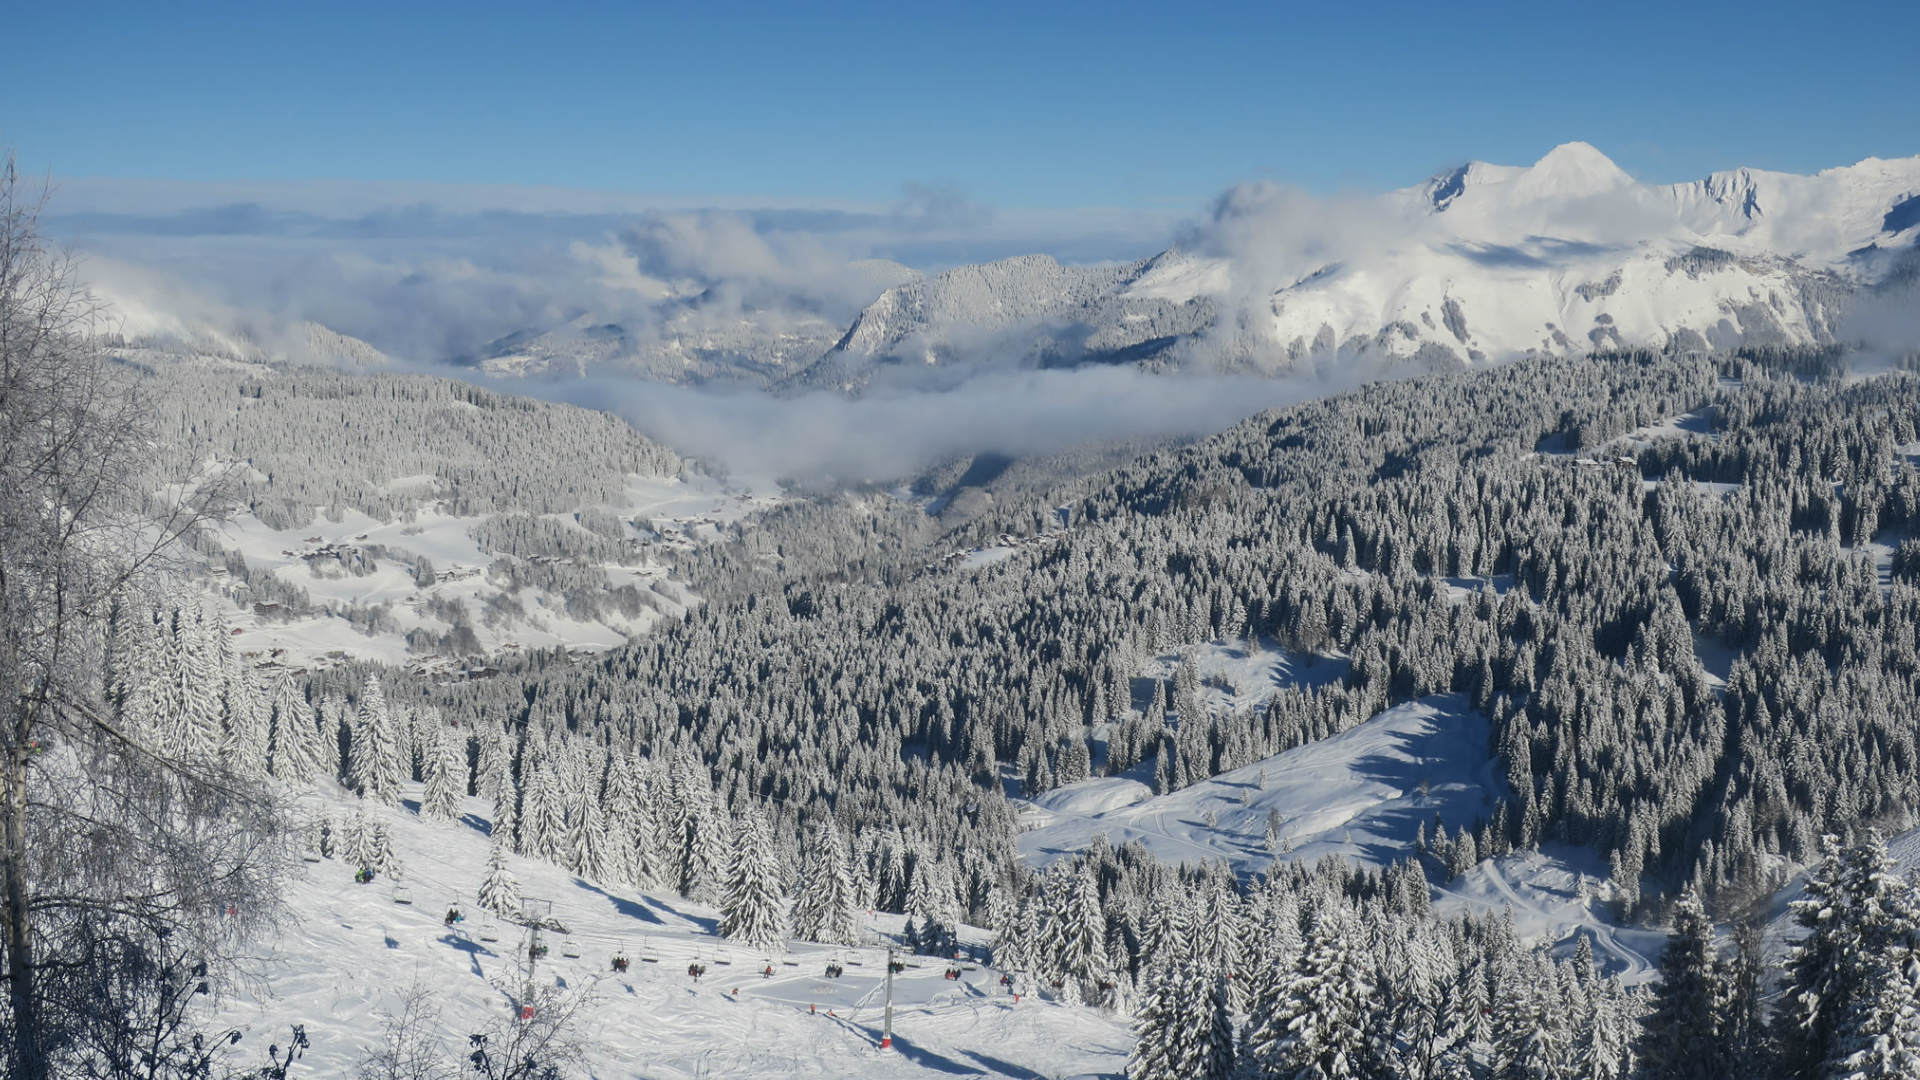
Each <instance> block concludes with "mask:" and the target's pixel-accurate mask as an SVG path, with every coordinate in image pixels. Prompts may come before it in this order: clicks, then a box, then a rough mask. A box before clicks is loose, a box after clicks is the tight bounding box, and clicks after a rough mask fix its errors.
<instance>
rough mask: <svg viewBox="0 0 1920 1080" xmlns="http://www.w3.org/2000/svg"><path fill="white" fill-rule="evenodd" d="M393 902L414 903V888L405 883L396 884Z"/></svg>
mask: <svg viewBox="0 0 1920 1080" xmlns="http://www.w3.org/2000/svg"><path fill="white" fill-rule="evenodd" d="M393 902H394V903H396V904H412V903H413V890H412V889H409V888H407V887H406V886H405V885H395V886H394V887H393Z"/></svg>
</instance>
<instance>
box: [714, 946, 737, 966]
mask: <svg viewBox="0 0 1920 1080" xmlns="http://www.w3.org/2000/svg"><path fill="white" fill-rule="evenodd" d="M713 962H714V963H716V964H724V965H727V966H728V967H731V966H733V951H732V950H731V949H715V950H714V951H713Z"/></svg>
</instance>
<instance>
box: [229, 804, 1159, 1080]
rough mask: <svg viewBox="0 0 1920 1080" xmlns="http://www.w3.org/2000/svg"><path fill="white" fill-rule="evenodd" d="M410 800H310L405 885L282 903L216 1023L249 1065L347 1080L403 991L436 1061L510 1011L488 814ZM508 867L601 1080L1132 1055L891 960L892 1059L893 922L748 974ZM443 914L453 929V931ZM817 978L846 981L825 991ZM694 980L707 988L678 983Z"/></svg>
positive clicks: (1059, 1018) (323, 874) (519, 965)
mask: <svg viewBox="0 0 1920 1080" xmlns="http://www.w3.org/2000/svg"><path fill="white" fill-rule="evenodd" d="M419 796H420V792H419V790H418V789H417V788H414V789H411V790H410V792H409V796H408V801H409V804H410V805H409V808H408V809H393V810H381V809H379V808H377V807H367V806H365V804H362V803H360V802H359V801H358V800H354V799H352V798H350V797H348V796H346V795H345V794H344V793H336V794H335V795H331V796H329V795H321V794H313V795H309V796H307V799H308V809H309V811H311V812H324V813H332V814H334V815H335V816H344V815H346V814H348V813H351V812H353V811H354V810H364V811H365V812H366V813H368V815H369V817H371V818H373V819H375V820H378V821H382V822H385V823H387V825H388V826H389V829H390V832H391V835H392V837H393V846H394V850H395V853H396V854H397V856H398V858H399V861H400V866H401V875H400V877H399V878H398V879H397V880H387V879H385V878H378V879H376V880H375V881H373V882H372V883H370V884H365V885H359V884H355V883H354V880H353V874H354V868H353V867H351V866H349V865H347V864H346V863H345V862H344V861H341V860H338V859H324V860H319V861H315V862H312V863H310V864H307V865H306V866H305V867H304V871H303V873H301V874H300V875H299V877H298V880H297V881H296V882H295V883H294V885H293V887H292V889H291V892H290V895H289V897H288V900H289V904H290V908H291V911H292V914H293V917H294V918H293V921H292V922H291V923H290V924H289V925H287V926H286V927H285V928H284V929H283V931H282V933H281V934H280V935H279V938H278V940H277V941H275V942H274V943H273V944H272V946H271V948H270V950H269V951H268V952H267V954H266V956H265V957H264V960H263V963H262V965H261V972H260V973H261V974H262V975H264V976H265V981H264V983H263V984H262V986H252V985H246V984H243V985H239V986H235V987H230V988H228V989H229V993H228V995H227V996H226V1000H225V1002H224V1009H223V1014H222V1016H223V1019H224V1020H225V1021H226V1022H228V1023H232V1024H234V1025H236V1026H238V1027H239V1028H240V1029H241V1030H242V1031H243V1032H245V1037H244V1038H243V1042H242V1045H243V1046H246V1047H252V1048H254V1050H256V1051H257V1050H258V1049H260V1048H263V1047H264V1046H265V1045H266V1044H267V1043H268V1042H271V1041H275V1040H284V1038H285V1035H286V1032H287V1030H288V1026H289V1025H291V1024H304V1025H306V1029H307V1033H308V1036H309V1038H310V1039H311V1041H312V1047H311V1049H309V1050H308V1051H307V1053H306V1055H305V1056H304V1058H303V1059H302V1063H301V1065H300V1066H299V1068H298V1070H297V1071H296V1075H301V1076H324V1077H333V1076H347V1075H351V1073H352V1071H353V1069H354V1067H355V1066H356V1064H357V1063H358V1062H359V1061H360V1060H361V1058H362V1057H363V1056H364V1055H365V1054H366V1052H367V1051H368V1050H370V1049H372V1048H373V1047H374V1046H376V1045H377V1044H378V1042H379V1040H380V1036H381V1032H382V1027H383V1015H386V1014H394V1013H398V1012H399V1011H400V1008H401V1006H402V1004H403V999H404V997H405V995H406V993H407V991H408V990H409V988H411V987H413V986H415V985H420V986H425V987H427V988H429V989H430V990H431V992H432V993H433V996H434V1000H435V1002H436V1004H437V1005H438V1006H439V1007H440V1009H441V1011H442V1023H441V1025H440V1026H441V1028H442V1031H443V1032H444V1035H445V1042H444V1046H445V1048H446V1050H447V1051H448V1053H447V1057H448V1058H452V1057H454V1056H455V1055H456V1054H463V1053H464V1052H465V1035H466V1033H468V1032H471V1031H478V1030H480V1029H481V1028H482V1027H483V1026H484V1025H486V1024H487V1022H488V1021H490V1020H493V1019H496V1018H499V1017H504V1016H507V1015H510V1014H511V1012H512V1011H513V1010H515V1009H517V1007H518V1004H519V1002H518V1000H517V999H518V998H519V997H520V996H521V995H522V993H523V991H522V987H524V986H525V985H526V983H527V977H526V972H527V969H528V965H527V955H526V954H527V951H528V949H529V944H530V943H529V941H528V939H527V935H526V931H525V930H524V929H523V928H521V927H519V926H516V925H513V924H511V923H508V922H504V921H503V920H501V919H499V918H497V917H495V916H492V915H490V914H488V913H486V912H485V911H484V910H482V909H481V908H480V907H479V905H478V904H477V902H476V892H477V890H478V888H479V885H480V882H481V880H482V876H483V874H484V868H485V865H486V861H487V855H488V840H487V830H488V827H489V826H488V821H487V815H488V811H487V809H486V804H485V803H484V801H483V800H480V799H478V798H473V799H469V800H467V803H466V806H465V807H464V810H465V813H464V815H463V817H462V818H461V819H460V821H458V822H455V823H445V824H442V823H435V822H429V821H425V820H422V819H421V818H420V817H418V816H417V814H416V813H414V812H413V809H412V807H416V806H417V805H418V800H419ZM316 858H317V856H316ZM509 865H510V869H511V871H512V873H513V874H514V876H515V877H516V878H517V879H518V882H519V885H520V891H521V895H522V897H523V898H527V899H531V900H534V901H536V903H537V906H539V907H541V908H544V907H545V904H544V903H543V902H545V901H551V917H552V918H553V919H555V920H557V921H558V922H559V923H561V924H563V925H564V926H565V927H566V928H567V932H566V933H564V934H560V933H548V934H546V935H545V937H546V942H547V944H548V947H549V952H548V954H547V955H546V956H545V957H544V958H543V959H541V960H540V962H539V963H538V964H537V965H536V966H535V968H534V972H535V977H534V982H535V983H536V984H537V985H538V986H540V987H546V988H556V989H559V990H562V991H564V992H566V993H569V994H586V995H590V1003H589V1005H588V1006H587V1008H586V1010H585V1012H584V1014H583V1015H582V1017H581V1023H580V1025H579V1028H580V1034H582V1035H583V1036H585V1037H586V1039H587V1041H588V1043H589V1053H590V1064H591V1067H592V1070H593V1073H592V1074H593V1075H596V1076H601V1077H609V1078H611V1077H648V1078H656V1080H679V1078H691V1077H720V1076H742V1077H745V1076H755V1077H776V1076H777V1077H822V1078H827V1077H862V1078H876V1080H878V1078H893V1077H901V1078H907V1077H928V1076H941V1075H948V1076H951V1075H977V1076H1011V1077H1035V1076H1044V1077H1055V1076H1083V1075H1089V1074H1093V1075H1114V1074H1117V1073H1118V1072H1119V1071H1120V1070H1121V1068H1122V1066H1123V1064H1124V1062H1125V1059H1126V1054H1127V1051H1128V1050H1129V1049H1130V1048H1131V1045H1132V1039H1131V1036H1130V1033H1129V1022H1128V1020H1127V1018H1126V1017H1124V1016H1120V1015H1115V1014H1112V1013H1106V1012H1101V1011H1099V1010H1096V1009H1092V1008H1084V1007H1076V1006H1065V1005H1060V1004H1056V1003H1054V1002H1052V1001H1047V1000H1042V999H1040V998H1036V997H1035V996H1033V995H1032V994H1031V993H1023V994H1022V995H1021V997H1020V1000H1018V1001H1015V999H1014V996H1013V994H1012V993H1011V992H1009V990H1008V988H1007V987H1004V986H1002V985H1001V983H1000V972H999V971H997V970H995V969H993V968H990V967H987V966H984V965H981V964H978V963H975V962H972V961H968V962H965V963H963V964H961V965H960V967H961V977H960V978H959V979H958V980H949V979H947V978H945V977H944V976H945V971H946V969H945V968H944V967H943V966H942V965H941V964H940V962H939V961H938V960H934V959H932V958H930V957H918V956H905V957H903V959H904V960H905V961H907V963H908V964H909V966H908V967H907V968H906V969H905V970H903V971H902V972H901V973H900V974H899V975H898V976H896V978H895V980H894V994H895V999H894V1000H895V1007H894V1018H893V1023H894V1048H893V1049H891V1050H881V1049H880V1048H879V1046H878V1043H879V1041H880V1032H881V1021H882V1011H883V1003H882V995H881V984H882V981H883V978H884V971H885V966H886V952H885V948H884V944H883V940H884V939H883V935H884V934H885V933H897V932H898V931H899V929H900V924H901V922H902V921H903V920H902V919H901V917H900V916H895V915H885V914H881V915H878V916H870V917H869V922H868V926H869V941H870V944H869V945H866V946H863V947H859V948H844V949H836V948H831V947H828V946H820V945H809V944H805V943H795V944H793V945H791V946H790V947H789V948H788V950H787V951H785V952H781V953H777V954H763V953H759V952H749V951H746V950H743V949H742V948H741V947H739V946H735V945H730V944H729V943H728V942H726V941H725V940H724V939H722V938H720V937H718V936H716V934H715V925H716V921H717V913H716V912H715V911H713V910H712V909H710V908H707V907H705V906H702V905H699V904H694V903H690V902H688V901H686V900H683V899H681V898H679V897H677V896H658V895H651V894H645V893H638V892H632V891H629V890H626V889H617V888H603V887H601V886H600V885H598V884H595V883H592V882H588V881H583V880H580V879H578V878H575V877H572V876H570V875H568V874H566V873H565V872H563V871H560V870H558V869H555V868H554V867H552V866H550V865H548V864H546V863H543V862H539V861H535V860H526V859H521V858H518V857H511V856H510V857H509ZM399 901H404V902H399ZM450 907H458V908H459V909H460V911H461V912H462V913H463V914H464V915H465V916H466V918H465V920H464V921H463V922H460V923H456V924H455V925H454V926H452V927H449V926H447V925H446V923H445V917H446V914H447V911H448V909H449V908H450ZM963 938H970V939H974V940H978V939H979V934H978V933H977V932H973V931H968V932H967V933H966V934H965V935H963ZM570 954H574V955H570ZM616 955H625V956H626V957H627V958H628V960H629V967H628V970H627V971H626V972H624V973H623V972H618V971H615V970H613V963H612V961H613V958H614V957H615V956H616ZM830 961H838V962H839V963H840V964H841V965H842V966H843V968H844V970H845V974H844V975H842V976H841V977H839V978H834V979H829V978H827V977H826V975H825V968H826V965H827V964H828V963H829V962H830ZM691 963H699V964H702V965H704V966H705V967H706V968H707V973H706V975H705V976H704V977H702V978H700V979H697V980H696V979H694V978H692V977H690V976H689V975H688V972H687V967H688V965H689V964H691ZM769 965H770V966H771V967H772V968H773V975H772V976H770V977H768V976H765V975H764V974H763V971H764V969H765V968H766V967H767V966H769ZM1013 989H1016V990H1017V989H1020V987H1019V986H1018V985H1017V984H1016V985H1015V986H1014V988H1013Z"/></svg>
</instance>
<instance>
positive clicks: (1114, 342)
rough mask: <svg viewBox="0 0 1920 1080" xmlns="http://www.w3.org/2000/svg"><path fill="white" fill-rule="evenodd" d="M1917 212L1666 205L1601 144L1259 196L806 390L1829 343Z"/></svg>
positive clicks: (918, 313) (1704, 183)
mask: <svg viewBox="0 0 1920 1080" xmlns="http://www.w3.org/2000/svg"><path fill="white" fill-rule="evenodd" d="M1917 199H1920V157H1916V158H1906V159H1901V160H1896V161H1882V160H1878V159H1869V160H1867V161H1863V162H1860V163H1859V164H1857V165H1852V166H1848V167H1845V168H1838V169H1830V170H1827V171H1826V172H1822V173H1819V174H1817V175H1814V176H1793V175H1788V174H1783V173H1769V172H1760V171H1755V170H1737V171H1733V172H1726V173H1716V174H1713V175H1712V176H1709V177H1707V178H1705V179H1703V180H1700V181H1697V182H1693V183H1686V184H1675V185H1670V186H1652V185H1643V184H1640V183H1638V182H1637V181H1635V180H1634V179H1633V178H1632V177H1630V176H1628V175H1627V174H1626V173H1625V172H1623V171H1621V170H1620V168H1619V167H1618V166H1616V165H1614V164H1613V162H1612V161H1610V160H1608V159H1607V157H1606V156H1605V155H1604V154H1602V153H1600V152H1599V151H1598V150H1596V149H1594V148H1593V147H1591V146H1588V145H1587V144H1585V143H1568V144H1566V145H1564V146H1560V147H1557V148H1555V149H1554V150H1553V151H1552V152H1550V153H1548V154H1547V155H1546V156H1545V157H1542V158H1541V159H1540V160H1539V161H1537V162H1535V163H1534V164H1533V165H1531V166H1525V167H1511V166H1498V165H1489V164H1486V163H1484V162H1472V163H1470V164H1467V165H1464V166H1462V167H1460V168H1458V169H1455V170H1452V171H1449V172H1447V173H1444V174H1442V175H1440V176H1436V177H1434V178H1433V179H1432V180H1430V181H1428V182H1427V183H1425V184H1421V185H1416V186H1414V187H1410V188H1406V189H1403V190H1400V191H1395V192H1391V193H1389V194H1386V195H1383V196H1380V197H1377V198H1373V199H1368V200H1364V201H1359V202H1352V203H1342V202H1333V203H1324V204H1323V203H1319V202H1316V201H1313V200H1309V199H1307V198H1306V197H1305V196H1300V195H1297V194H1296V193H1291V192H1286V191H1282V190H1280V189H1276V188H1268V187H1264V186H1260V185H1253V186H1249V187H1246V188H1241V189H1236V190H1235V191H1234V192H1230V193H1229V194H1228V195H1227V196H1226V197H1224V198H1223V199H1222V200H1221V204H1220V207H1219V208H1218V209H1217V210H1216V213H1215V217H1214V220H1213V221H1212V222H1211V223H1210V224H1209V225H1208V226H1207V227H1205V228H1203V229H1202V230H1201V231H1200V232H1199V233H1198V234H1197V235H1196V236H1195V237H1193V238H1192V239H1191V240H1190V241H1188V242H1185V243H1183V244H1182V245H1181V246H1180V247H1177V248H1174V249H1171V250H1169V251H1167V252H1164V253H1162V254H1161V255H1159V256H1156V257H1155V258H1153V259H1149V260H1146V261H1144V262H1141V263H1135V264H1130V265H1128V266H1124V267H1085V268H1072V267H1060V266H1057V265H1054V264H1053V263H1052V261H1051V260H1047V259H1037V258H1032V257H1028V258H1020V259H1009V260H1004V261H1002V262H997V263H989V264H985V265H982V266H970V267H962V268H959V269H956V270H953V271H950V272H948V273H946V274H942V275H940V276H938V277H935V278H931V279H928V280H926V281H916V282H912V283H909V284H908V285H905V286H901V287H898V288H895V289H891V290H889V291H888V292H886V293H884V294H882V295H881V297H880V298H879V299H878V300H876V301H875V302H874V303H873V304H872V305H870V306H869V307H868V308H867V310H866V311H864V312H862V313H861V315H860V317H859V319H857V320H856V321H855V322H854V324H853V326H852V327H851V329H850V330H849V331H848V333H847V335H846V337H845V338H844V339H843V340H842V341H841V342H840V344H839V345H837V346H836V347H835V349H834V350H833V351H832V352H831V353H829V354H828V355H827V356H826V357H825V358H823V360H822V362H821V365H820V366H819V369H818V371H816V372H815V373H814V374H813V375H812V376H811V377H810V381H812V382H814V383H816V384H819V385H833V386H840V387H854V386H858V385H860V384H861V383H862V382H863V380H864V379H867V378H871V377H872V376H873V374H874V369H875V368H876V366H877V365H883V364H885V363H888V362H895V363H912V364H920V365H925V364H943V363H959V362H967V363H976V364H977V363H984V362H988V354H990V355H991V358H992V361H993V362H1005V361H1006V359H1007V358H1008V357H1009V356H1011V357H1021V356H1023V355H1024V356H1026V357H1027V358H1028V359H1029V360H1031V361H1034V362H1048V361H1059V362H1082V361H1088V360H1098V361H1107V362H1112V361H1147V360H1154V361H1156V362H1159V363H1175V364H1183V365H1190V366H1200V367H1226V368H1230V369H1236V370H1246V369H1251V370H1258V371H1268V372H1275V371H1288V370H1296V369H1299V368H1302V367H1312V366H1316V365H1322V366H1323V365H1326V364H1327V363H1329V362H1331V361H1332V360H1333V359H1334V357H1336V356H1339V357H1344V358H1346V359H1347V360H1353V359H1360V358H1364V359H1369V360H1372V361H1374V362H1377V363H1379V364H1383V365H1388V366H1392V365H1405V364H1416V365H1422V366H1432V365H1437V366H1447V365H1454V364H1459V363H1464V362H1478V361H1485V360H1503V359H1508V358H1511V357H1514V356H1520V355H1526V354H1529V353H1536V352H1544V353H1576V352H1585V351H1587V350H1590V349H1594V348H1621V347H1633V346H1652V347H1663V346H1666V345H1669V344H1677V345H1681V346H1690V347H1702V348H1704V347H1708V346H1713V347H1722V348H1724V347H1731V346H1734V345H1740V344H1782V343H1786V344H1807V343H1817V342H1826V341H1831V340H1833V339H1834V338H1835V337H1836V335H1837V334H1839V333H1841V327H1840V325H1839V322H1840V319H1841V318H1842V316H1843V314H1844V312H1845V310H1846V308H1847V306H1848V300H1849V297H1850V295H1851V294H1852V292H1853V291H1854V290H1855V289H1857V288H1859V287H1860V286H1862V285H1864V284H1868V283H1872V282H1875V281H1877V280H1879V279H1880V278H1881V277H1882V276H1884V275H1885V274H1886V273H1888V271H1889V270H1890V269H1892V268H1893V267H1894V266H1895V264H1896V262H1897V260H1898V259H1899V257H1900V256H1901V253H1902V252H1907V251H1909V249H1911V248H1912V247H1913V245H1914V243H1915V241H1916V239H1917V238H1920V201H1916V200H1917ZM1063 342H1065V343H1069V344H1071V345H1072V346H1074V347H1073V348H1064V349H1063V348H1062V347H1061V346H1062V343H1063ZM970 347H973V348H972V352H971V354H970V353H969V348H970Z"/></svg>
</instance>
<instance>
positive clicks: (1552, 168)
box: [1513, 142, 1636, 199]
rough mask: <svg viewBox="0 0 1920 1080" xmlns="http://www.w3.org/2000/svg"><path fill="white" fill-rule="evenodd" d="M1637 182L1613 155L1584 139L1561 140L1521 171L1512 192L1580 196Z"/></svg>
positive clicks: (1528, 195) (1539, 196)
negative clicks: (1583, 140)
mask: <svg viewBox="0 0 1920 1080" xmlns="http://www.w3.org/2000/svg"><path fill="white" fill-rule="evenodd" d="M1634 186H1636V185H1635V184H1634V180H1633V177H1631V176H1628V175H1627V174H1626V172H1625V171H1623V170H1622V169H1621V168H1620V166H1618V165H1615V164H1614V163H1613V159H1612V158H1609V157H1608V156H1607V155H1605V154H1603V153H1601V152H1600V151H1598V150H1596V149H1594V148H1593V146H1592V145H1590V144H1588V143H1583V142H1570V143H1561V144H1560V145H1559V146H1556V147H1554V148H1553V149H1552V150H1549V151H1547V153H1546V156H1544V157H1542V158H1541V159H1540V160H1539V161H1536V162H1534V163H1533V166H1532V167H1531V168H1529V169H1526V170H1524V171H1522V172H1521V173H1520V174H1519V175H1518V176H1516V177H1515V178H1514V181H1513V193H1514V194H1515V195H1518V196H1522V197H1525V198H1531V199H1548V198H1581V197H1584V196H1588V195H1599V194H1604V193H1606V192H1609V191H1615V190H1619V189H1621V188H1630V187H1634Z"/></svg>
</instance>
